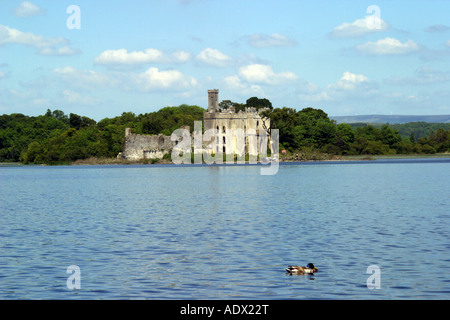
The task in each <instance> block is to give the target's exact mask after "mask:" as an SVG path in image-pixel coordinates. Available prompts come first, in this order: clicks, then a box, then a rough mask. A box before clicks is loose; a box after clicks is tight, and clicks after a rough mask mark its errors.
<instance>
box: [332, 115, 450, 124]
mask: <svg viewBox="0 0 450 320" xmlns="http://www.w3.org/2000/svg"><path fill="white" fill-rule="evenodd" d="M330 118H331V119H333V120H336V122H337V123H361V122H362V123H389V124H402V123H408V122H428V123H450V115H431V116H417V115H379V114H372V115H358V116H335V117H333V116H331V117H330Z"/></svg>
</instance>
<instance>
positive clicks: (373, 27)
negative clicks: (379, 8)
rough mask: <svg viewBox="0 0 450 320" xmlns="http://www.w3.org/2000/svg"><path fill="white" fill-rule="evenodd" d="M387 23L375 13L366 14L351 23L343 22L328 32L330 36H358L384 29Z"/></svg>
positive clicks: (386, 27)
mask: <svg viewBox="0 0 450 320" xmlns="http://www.w3.org/2000/svg"><path fill="white" fill-rule="evenodd" d="M388 29H389V25H388V24H387V23H386V22H385V21H384V20H383V19H381V18H380V17H377V16H376V15H370V16H366V17H364V18H362V19H358V20H355V21H354V22H352V23H348V22H344V23H343V24H341V25H339V26H337V27H335V28H334V29H333V30H332V31H331V32H330V33H329V36H330V37H331V38H359V37H362V36H364V35H366V34H369V33H374V32H379V31H386V30H388Z"/></svg>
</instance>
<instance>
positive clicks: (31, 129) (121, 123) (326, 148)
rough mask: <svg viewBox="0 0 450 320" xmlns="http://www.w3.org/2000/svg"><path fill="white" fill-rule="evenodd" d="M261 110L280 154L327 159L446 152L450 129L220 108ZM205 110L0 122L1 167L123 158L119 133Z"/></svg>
mask: <svg viewBox="0 0 450 320" xmlns="http://www.w3.org/2000/svg"><path fill="white" fill-rule="evenodd" d="M249 106H251V107H255V108H256V109H261V108H266V110H265V111H263V112H262V115H263V116H267V117H269V118H270V120H271V127H272V128H276V129H279V133H280V148H281V149H280V150H282V149H286V150H288V151H289V152H292V153H293V152H297V151H301V150H313V151H317V152H322V153H327V154H332V155H380V154H381V155H383V154H412V153H417V154H422V153H425V154H432V153H443V152H450V124H430V123H424V122H416V123H407V124H402V125H387V124H385V125H367V124H357V125H350V124H345V123H341V124H337V123H336V122H335V121H334V120H331V119H330V118H329V117H328V115H327V114H326V113H325V112H324V111H322V110H320V109H314V108H305V109H302V110H299V111H297V110H295V109H293V108H287V107H284V108H275V109H274V108H273V107H272V104H271V103H270V101H269V100H267V99H258V98H256V97H253V98H250V99H248V100H247V102H246V103H245V104H238V103H235V102H231V101H229V100H225V101H223V102H221V105H220V108H221V109H227V108H230V107H234V108H235V110H243V109H245V107H249ZM204 111H206V110H205V109H203V108H201V107H199V106H192V105H186V104H183V105H180V106H178V107H166V108H162V109H160V110H158V111H156V112H151V113H146V114H139V115H135V114H134V113H132V112H124V113H122V115H120V116H117V117H114V118H105V119H103V120H101V121H99V122H96V121H95V120H93V119H90V118H88V117H84V116H80V115H77V114H73V113H70V114H69V115H66V114H64V112H62V111H60V110H54V111H51V110H47V112H46V113H45V114H44V115H41V116H35V117H32V116H26V115H23V114H11V115H2V116H0V162H19V161H20V162H23V163H36V164H42V163H46V164H57V163H70V162H73V161H75V160H80V159H88V158H92V157H96V158H114V157H116V156H117V154H118V153H119V152H121V151H123V143H124V132H125V128H127V127H129V128H132V132H134V133H138V134H159V133H162V134H165V135H170V134H171V133H172V132H173V131H174V130H175V129H177V128H180V127H182V126H189V127H190V128H191V131H192V130H193V128H194V121H202V120H203V112H204Z"/></svg>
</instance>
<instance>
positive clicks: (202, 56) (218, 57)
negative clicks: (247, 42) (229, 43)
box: [196, 48, 232, 67]
mask: <svg viewBox="0 0 450 320" xmlns="http://www.w3.org/2000/svg"><path fill="white" fill-rule="evenodd" d="M196 59H197V60H198V61H200V62H202V63H204V64H207V65H211V66H216V67H224V66H226V65H228V64H229V63H230V62H231V61H232V59H231V57H229V56H227V55H226V54H224V53H222V52H220V51H219V50H217V49H211V48H206V49H205V50H203V51H202V52H200V53H199V54H198V55H197V57H196Z"/></svg>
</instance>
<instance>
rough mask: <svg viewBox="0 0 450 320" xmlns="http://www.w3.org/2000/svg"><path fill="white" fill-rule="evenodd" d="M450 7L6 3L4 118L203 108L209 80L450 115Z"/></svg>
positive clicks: (291, 96)
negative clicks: (188, 106)
mask: <svg viewBox="0 0 450 320" xmlns="http://www.w3.org/2000/svg"><path fill="white" fill-rule="evenodd" d="M71 5H75V6H77V8H78V9H79V14H78V13H77V11H73V10H69V11H68V8H69V7H70V6H71ZM449 12H450V1H443V0H442V1H440V0H433V1H400V0H389V1H356V0H352V1H346V0H339V1H336V0H333V1H330V0H329V1H325V0H318V1H300V0H292V1H272V0H238V1H235V0H148V1H144V0H127V1H122V0H110V1H106V0H95V1H93V0H85V1H77V0H70V1H65V0H58V1H54V0H30V1H21V0H19V1H16V0H2V1H1V2H0V114H4V113H6V114H10V113H23V114H27V115H40V114H44V113H45V112H46V110H47V109H51V110H55V109H59V110H62V111H64V112H65V113H67V114H68V113H71V112H72V113H77V114H80V115H84V116H88V117H91V118H93V119H95V120H100V119H103V118H105V117H114V116H117V115H120V114H121V113H122V112H125V111H132V112H134V113H136V114H139V113H147V112H152V111H156V110H158V109H160V108H162V107H165V106H176V105H180V104H182V103H187V104H196V105H199V106H201V107H204V108H206V107H207V90H208V89H213V88H218V89H220V95H219V98H220V100H225V99H227V100H232V101H235V102H245V101H246V100H247V99H248V98H250V97H253V96H257V97H259V98H267V99H269V100H270V101H271V102H272V104H273V105H274V107H283V106H287V107H292V108H295V109H298V110H300V109H302V108H305V107H314V108H320V109H322V110H324V111H325V112H327V113H328V114H329V115H331V116H334V115H335V116H337V115H356V114H360V115H361V114H405V115H406V114H419V115H420V114H423V115H431V114H449V113H450V62H449V61H450V18H449V14H448V13H449ZM78 27H79V28H78Z"/></svg>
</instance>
